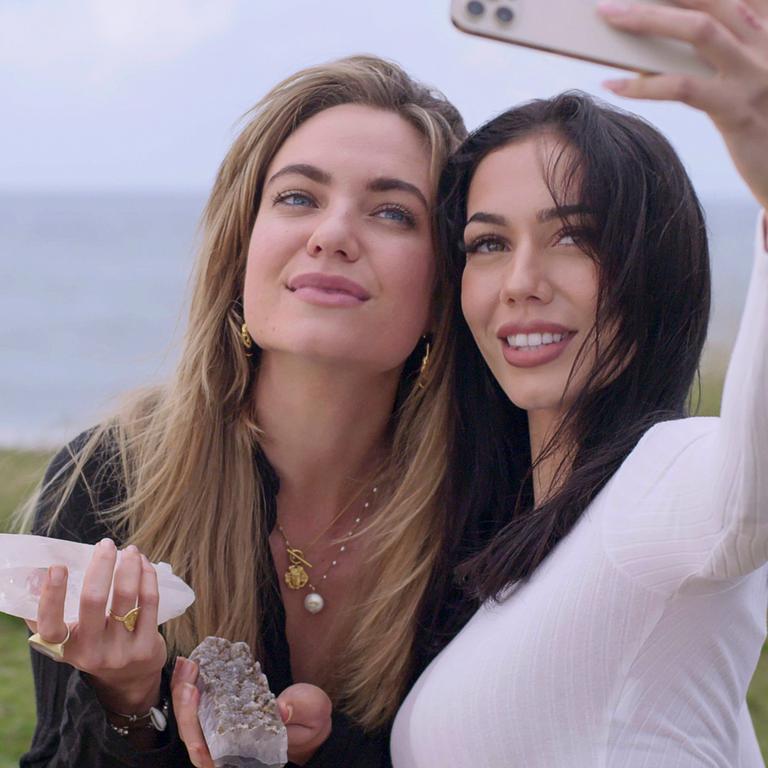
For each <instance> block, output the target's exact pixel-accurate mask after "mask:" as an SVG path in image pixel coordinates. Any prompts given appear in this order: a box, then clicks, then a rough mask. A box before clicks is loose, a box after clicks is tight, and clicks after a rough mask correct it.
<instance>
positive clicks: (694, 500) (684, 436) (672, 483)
mask: <svg viewBox="0 0 768 768" xmlns="http://www.w3.org/2000/svg"><path fill="white" fill-rule="evenodd" d="M719 423H720V419H718V418H712V417H708V418H687V419H675V420H672V421H665V422H661V423H659V424H656V425H654V426H653V427H651V428H650V429H649V430H648V431H647V432H646V433H645V435H643V437H642V438H641V439H640V441H639V442H638V444H637V445H636V446H635V448H634V450H633V451H632V452H631V453H630V454H629V456H627V458H626V459H625V460H624V462H623V463H622V465H621V466H620V467H619V469H618V470H617V471H616V473H615V474H614V476H613V477H612V478H611V480H610V481H609V483H608V485H607V486H606V488H605V490H604V493H603V494H602V495H603V501H604V503H605V504H606V513H607V516H608V520H613V522H614V523H618V522H619V521H620V520H621V521H623V522H622V524H626V523H627V522H628V521H629V520H631V519H633V518H634V519H636V520H638V521H639V520H641V519H642V520H645V521H646V522H647V521H649V520H650V518H651V516H652V515H653V514H658V515H660V516H661V518H666V517H667V516H674V514H675V510H679V509H687V510H689V511H690V510H692V509H694V508H698V509H700V508H701V507H703V506H706V503H707V496H708V494H709V493H710V490H709V484H708V482H707V480H708V478H711V477H712V476H713V474H714V473H715V471H716V469H715V468H714V467H711V466H710V465H711V463H712V461H713V460H714V458H715V455H716V452H715V451H714V450H713V448H714V441H715V440H716V438H717V432H718V425H719Z"/></svg>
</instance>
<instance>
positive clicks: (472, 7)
mask: <svg viewBox="0 0 768 768" xmlns="http://www.w3.org/2000/svg"><path fill="white" fill-rule="evenodd" d="M467 13H469V15H470V16H482V15H483V14H484V13H485V6H484V5H483V4H482V3H481V2H480V0H470V2H468V3H467Z"/></svg>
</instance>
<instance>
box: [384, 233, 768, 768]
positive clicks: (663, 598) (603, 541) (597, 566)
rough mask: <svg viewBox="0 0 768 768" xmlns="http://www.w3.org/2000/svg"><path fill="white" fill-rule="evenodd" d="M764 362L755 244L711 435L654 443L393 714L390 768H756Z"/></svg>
mask: <svg viewBox="0 0 768 768" xmlns="http://www.w3.org/2000/svg"><path fill="white" fill-rule="evenodd" d="M761 223H762V222H761ZM767 351H768V253H766V251H765V248H764V245H763V238H762V231H761V233H760V237H759V242H758V246H757V248H756V257H755V267H754V271H753V274H752V280H751V285H750V289H749V295H748V298H747V304H746V309H745V312H744V317H743V319H742V325H741V330H740V332H739V337H738V340H737V343H736V347H735V349H734V352H733V355H732V358H731V364H730V368H729V372H728V377H727V383H726V387H725V393H724V398H723V407H722V416H721V418H719V419H714V418H691V419H682V420H679V421H673V422H666V423H663V424H659V425H657V426H655V427H653V428H652V429H651V430H649V431H648V433H647V434H646V435H645V436H644V437H643V439H642V440H641V441H640V442H639V443H638V445H637V447H636V448H635V450H634V451H632V453H631V454H630V455H629V457H628V458H627V459H626V461H625V462H624V463H623V464H622V466H621V468H620V469H619V470H618V472H617V473H616V474H615V475H614V477H613V478H612V479H611V480H610V482H609V483H608V485H607V486H606V487H605V488H604V489H603V491H602V492H601V493H600V494H599V496H598V497H597V498H596V499H595V500H594V501H593V502H592V504H591V505H590V506H589V508H588V509H587V510H586V511H585V513H584V515H583V517H582V519H581V520H580V521H579V523H578V524H577V525H576V527H575V528H574V529H573V530H572V531H571V533H570V534H569V535H568V536H567V537H566V538H565V539H564V540H563V541H562V542H561V543H560V544H559V545H558V547H557V548H556V549H555V551H554V552H553V553H552V554H551V555H550V556H549V557H548V558H547V560H545V562H544V563H543V564H542V566H541V567H540V568H539V569H538V570H537V571H536V572H535V574H534V575H533V577H532V578H531V579H530V581H529V582H528V583H526V584H524V585H523V586H521V587H519V588H517V589H513V590H511V591H510V594H509V596H508V598H507V599H506V600H505V601H504V602H503V603H502V604H500V605H495V604H487V605H485V606H483V607H482V608H481V609H480V610H479V611H478V613H477V614H475V616H474V617H473V618H472V620H471V621H470V622H469V624H467V626H466V627H465V628H464V629H463V630H462V631H461V632H460V633H459V635H458V636H457V637H456V638H455V639H454V640H453V642H452V643H451V644H450V645H449V646H448V647H447V648H446V649H445V650H444V651H443V652H442V653H441V654H440V655H439V656H438V657H437V658H436V659H435V660H434V661H433V663H432V664H431V665H430V666H429V667H428V668H427V670H426V671H425V672H424V674H423V675H422V676H421V677H420V678H419V680H418V682H417V683H416V685H415V686H414V688H413V690H412V691H411V693H410V694H409V696H408V698H407V699H406V701H405V703H404V704H403V706H402V708H401V710H400V712H399V714H398V716H397V719H396V721H395V726H394V730H393V733H392V757H393V761H394V766H395V768H601V767H604V766H609V767H610V768H668V767H669V768H672V767H678V768H688V767H689V766H690V767H694V766H696V767H697V768H698V767H699V766H718V768H734V767H735V766H741V767H742V768H753V767H754V766H763V761H762V759H761V757H760V754H759V751H758V748H757V742H756V740H755V735H754V731H753V729H752V723H751V721H750V718H749V713H748V711H747V708H746V703H745V696H746V691H747V686H748V685H749V681H750V678H751V677H752V674H753V672H754V670H755V666H756V664H757V661H758V657H759V655H760V649H761V646H762V643H763V641H764V639H765V630H766V626H765V625H766V604H767V603H768V585H767V577H768V571H766V566H765V564H766V562H767V561H768V354H766V352H767Z"/></svg>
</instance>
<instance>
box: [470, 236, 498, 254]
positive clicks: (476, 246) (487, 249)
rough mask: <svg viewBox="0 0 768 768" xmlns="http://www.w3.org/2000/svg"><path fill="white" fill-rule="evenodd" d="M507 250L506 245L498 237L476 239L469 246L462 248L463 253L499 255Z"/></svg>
mask: <svg viewBox="0 0 768 768" xmlns="http://www.w3.org/2000/svg"><path fill="white" fill-rule="evenodd" d="M506 250H507V243H506V242H505V241H504V240H502V239H501V238H500V237H496V236H488V235H485V236H483V237H478V238H477V239H476V240H473V241H472V242H471V243H470V244H469V245H465V246H464V253H467V254H470V253H499V252H501V251H506Z"/></svg>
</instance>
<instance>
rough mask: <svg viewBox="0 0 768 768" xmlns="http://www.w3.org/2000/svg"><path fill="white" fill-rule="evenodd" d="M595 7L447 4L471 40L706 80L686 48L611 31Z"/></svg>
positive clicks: (498, 0) (487, 0)
mask: <svg viewBox="0 0 768 768" xmlns="http://www.w3.org/2000/svg"><path fill="white" fill-rule="evenodd" d="M645 2H649V3H655V4H658V5H671V3H667V2H665V0H645ZM596 6H597V0H451V19H452V20H453V23H454V24H455V25H456V26H457V27H458V28H459V29H460V30H462V31H463V32H469V33H470V34H472V35H480V36H482V37H489V38H492V39H494V40H501V41H502V42H505V43H513V44H514V45H522V46H525V47H527V48H536V49H537V50H540V51H548V52H549V53H559V54H562V55H564V56H570V57H572V58H576V59H581V60H583V61H591V62H594V63H595V64H604V65H607V66H610V67H618V68H620V69H628V70H630V71H632V72H639V73H641V74H659V73H662V72H670V73H678V74H688V75H712V72H713V70H712V69H711V68H710V67H709V66H708V65H707V64H705V63H704V62H703V61H702V60H701V59H700V58H699V57H698V56H697V55H696V52H695V51H694V49H693V46H691V45H689V44H688V43H683V42H680V41H678V40H669V39H666V38H660V37H640V36H637V35H631V34H629V33H627V32H620V31H618V30H615V29H613V28H612V27H610V26H608V24H607V23H606V22H605V21H603V19H602V18H601V17H600V16H599V15H598V13H597V10H596Z"/></svg>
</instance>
